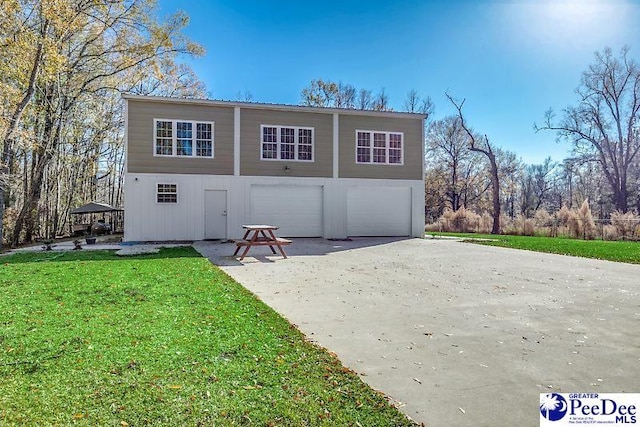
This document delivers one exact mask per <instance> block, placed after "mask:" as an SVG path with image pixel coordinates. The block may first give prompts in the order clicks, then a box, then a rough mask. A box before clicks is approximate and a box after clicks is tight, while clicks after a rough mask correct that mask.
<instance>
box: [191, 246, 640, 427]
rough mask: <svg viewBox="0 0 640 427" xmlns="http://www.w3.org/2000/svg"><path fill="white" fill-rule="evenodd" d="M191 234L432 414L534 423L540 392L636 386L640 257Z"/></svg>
mask: <svg viewBox="0 0 640 427" xmlns="http://www.w3.org/2000/svg"><path fill="white" fill-rule="evenodd" d="M194 247H196V249H198V250H199V251H200V252H201V253H202V254H203V255H205V256H207V257H209V258H210V259H211V261H212V262H213V263H215V264H217V265H220V266H221V268H222V269H223V270H225V271H226V272H227V273H228V274H230V275H231V276H232V277H234V278H235V279H236V280H237V281H239V282H240V283H242V284H243V285H244V286H246V287H247V288H248V289H249V290H251V291H252V292H254V293H255V294H256V295H257V296H258V297H259V298H260V299H262V300H263V301H264V302H266V303H267V304H268V305H270V306H271V307H273V308H274V309H275V310H277V311H278V312H280V313H281V314H283V315H284V316H285V317H286V318H287V319H289V321H291V322H292V323H294V324H296V325H297V326H298V327H299V328H300V329H301V330H302V331H303V332H304V333H305V334H306V335H307V336H308V337H309V338H310V339H312V340H314V341H316V342H318V343H319V344H320V345H322V346H324V347H326V348H328V349H330V350H332V351H334V352H335V353H336V354H337V355H338V357H339V358H340V359H341V360H342V361H343V363H344V364H345V365H346V366H348V367H350V368H352V369H354V370H355V371H356V372H358V373H360V374H361V375H362V379H363V380H364V381H366V382H367V383H369V384H370V385H371V386H372V387H374V388H376V389H378V390H381V391H383V392H384V393H386V394H388V395H389V396H391V397H392V398H393V399H396V400H397V401H399V402H401V410H402V411H404V412H405V413H406V414H407V415H408V416H410V417H411V418H413V419H414V420H416V421H418V422H423V423H425V424H426V425H428V426H452V425H455V426H507V425H518V426H537V425H539V410H538V405H539V393H541V392H551V391H559V392H640V339H639V338H638V331H639V330H640V298H639V297H640V266H637V265H628V264H620V263H612V262H606V261H597V260H589V259H583V258H574V257H566V256H561V255H551V254H541V253H535V252H527V251H519V250H511V249H504V248H494V247H487V246H480V245H473V244H469V243H462V242H456V241H448V240H437V239H436V240H421V239H408V240H400V239H380V238H361V239H354V240H353V241H350V242H348V241H345V242H330V241H326V240H321V239H294V241H293V244H292V245H291V246H289V247H287V254H288V255H289V259H282V257H279V256H276V255H271V253H270V251H269V249H268V248H252V250H251V252H249V255H248V256H247V257H246V258H245V259H244V261H243V262H238V261H237V259H236V258H233V257H230V256H229V255H231V254H232V253H233V251H234V248H235V246H234V245H233V244H220V243H212V242H196V243H195V244H194Z"/></svg>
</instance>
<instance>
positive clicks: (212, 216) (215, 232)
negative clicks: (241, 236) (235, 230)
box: [204, 190, 227, 239]
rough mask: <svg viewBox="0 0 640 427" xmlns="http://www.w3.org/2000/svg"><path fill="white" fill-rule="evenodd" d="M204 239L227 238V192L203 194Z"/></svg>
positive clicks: (207, 191) (208, 191)
mask: <svg viewBox="0 0 640 427" xmlns="http://www.w3.org/2000/svg"><path fill="white" fill-rule="evenodd" d="M204 238H205V239H226V238H227V191H226V190H205V192H204Z"/></svg>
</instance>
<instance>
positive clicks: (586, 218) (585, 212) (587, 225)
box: [577, 199, 596, 240]
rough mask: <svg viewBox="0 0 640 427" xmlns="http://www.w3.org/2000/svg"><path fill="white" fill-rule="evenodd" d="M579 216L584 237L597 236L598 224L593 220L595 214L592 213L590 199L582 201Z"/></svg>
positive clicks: (591, 237)
mask: <svg viewBox="0 0 640 427" xmlns="http://www.w3.org/2000/svg"><path fill="white" fill-rule="evenodd" d="M577 217H578V220H579V221H580V226H581V228H582V238H583V239H585V240H593V239H594V238H595V237H596V224H595V222H594V221H593V215H591V208H589V199H585V201H584V202H582V206H580V210H579V211H578V215H577Z"/></svg>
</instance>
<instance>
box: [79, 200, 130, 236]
mask: <svg viewBox="0 0 640 427" xmlns="http://www.w3.org/2000/svg"><path fill="white" fill-rule="evenodd" d="M123 211H124V209H120V208H114V207H113V206H111V205H107V204H106V203H97V202H91V203H87V204H86V205H84V206H80V207H78V208H75V209H73V210H72V211H71V214H73V215H77V217H76V220H75V221H74V222H75V223H74V224H71V230H70V231H71V235H76V236H77V235H82V234H91V233H92V226H93V225H94V223H95V215H96V214H102V221H98V222H102V223H105V214H109V218H110V221H109V222H108V228H105V229H106V230H108V231H107V232H119V231H122V224H123V218H122V212H123ZM94 231H95V226H94Z"/></svg>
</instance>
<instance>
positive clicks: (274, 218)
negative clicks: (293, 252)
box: [251, 185, 323, 237]
mask: <svg viewBox="0 0 640 427" xmlns="http://www.w3.org/2000/svg"><path fill="white" fill-rule="evenodd" d="M322 189H323V188H322V186H319V185H252V186H251V222H252V223H253V224H269V225H275V226H277V227H279V229H278V235H279V236H283V237H320V236H322V212H323V204H322V193H323V191H322Z"/></svg>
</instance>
